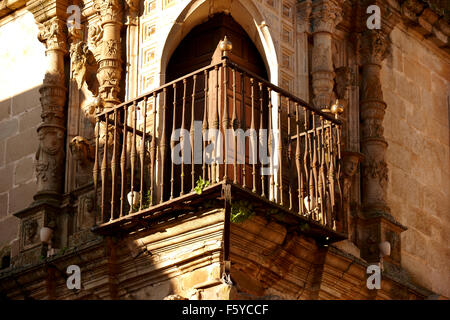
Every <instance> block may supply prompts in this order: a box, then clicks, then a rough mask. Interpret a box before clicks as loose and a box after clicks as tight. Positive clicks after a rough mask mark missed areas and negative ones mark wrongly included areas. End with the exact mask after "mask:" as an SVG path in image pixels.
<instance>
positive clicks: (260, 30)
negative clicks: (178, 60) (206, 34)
mask: <svg viewBox="0 0 450 320" xmlns="http://www.w3.org/2000/svg"><path fill="white" fill-rule="evenodd" d="M219 12H225V13H228V14H230V15H231V16H232V17H233V19H234V20H235V21H236V22H237V23H239V24H240V25H241V26H242V28H243V29H244V30H246V32H247V34H248V36H249V37H250V39H251V40H252V41H253V43H254V44H255V46H256V48H257V49H258V51H259V53H260V55H261V57H262V58H263V61H264V64H265V67H266V70H267V71H268V73H269V74H268V77H269V81H270V82H272V83H274V84H278V60H277V55H276V51H275V46H274V43H273V40H272V36H271V33H270V31H269V28H268V26H267V25H266V23H265V21H264V18H263V16H262V14H261V12H260V11H259V9H258V8H257V7H256V6H255V4H254V3H253V1H251V0H220V1H216V0H193V1H191V2H190V3H189V4H188V5H186V6H185V7H184V8H183V10H182V11H181V13H180V14H179V15H178V17H177V19H176V20H175V21H174V23H173V24H172V26H171V28H170V30H169V32H168V34H167V37H166V39H165V42H164V45H163V48H162V50H161V57H160V72H161V79H160V80H161V83H164V81H165V71H166V68H167V65H168V63H169V60H170V57H171V56H172V54H173V52H174V51H175V49H176V48H177V46H178V45H179V43H180V42H181V41H182V40H183V38H184V37H185V36H186V35H187V34H188V33H189V32H190V31H191V30H192V29H193V28H194V27H195V26H197V25H199V24H201V23H203V22H205V21H207V20H208V18H209V17H210V16H211V15H213V14H215V13H219Z"/></svg>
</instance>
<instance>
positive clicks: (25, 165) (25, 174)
mask: <svg viewBox="0 0 450 320" xmlns="http://www.w3.org/2000/svg"><path fill="white" fill-rule="evenodd" d="M33 176H34V164H33V158H32V157H27V158H23V159H21V160H20V161H19V162H18V163H17V164H16V169H15V171H14V185H19V184H21V183H24V182H27V181H28V180H30V179H31V178H32V177H33Z"/></svg>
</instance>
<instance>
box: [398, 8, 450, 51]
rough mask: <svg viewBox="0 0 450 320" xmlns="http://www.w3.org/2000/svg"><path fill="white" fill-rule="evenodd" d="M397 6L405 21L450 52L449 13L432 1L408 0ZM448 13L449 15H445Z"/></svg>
mask: <svg viewBox="0 0 450 320" xmlns="http://www.w3.org/2000/svg"><path fill="white" fill-rule="evenodd" d="M400 2H402V3H401V4H400V5H399V7H398V8H397V9H398V10H399V11H400V13H401V17H402V20H403V22H404V23H405V25H407V26H408V27H411V28H413V29H414V30H416V31H417V32H419V33H420V34H421V35H423V36H424V37H425V38H428V39H430V40H431V41H432V42H433V43H434V44H436V45H437V46H438V47H439V48H442V49H444V50H445V51H447V52H448V53H450V38H449V37H450V25H449V17H448V15H449V13H448V12H447V13H446V12H445V9H444V8H440V7H438V6H437V5H436V4H433V2H432V1H423V0H406V1H400ZM445 14H447V17H446V16H445Z"/></svg>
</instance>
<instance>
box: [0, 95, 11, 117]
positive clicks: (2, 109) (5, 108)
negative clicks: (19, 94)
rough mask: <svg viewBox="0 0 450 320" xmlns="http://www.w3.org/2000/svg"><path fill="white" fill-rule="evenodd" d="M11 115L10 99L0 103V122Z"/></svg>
mask: <svg viewBox="0 0 450 320" xmlns="http://www.w3.org/2000/svg"><path fill="white" fill-rule="evenodd" d="M10 115H11V98H8V99H5V100H3V101H0V121H2V120H4V119H7V118H9V116H10Z"/></svg>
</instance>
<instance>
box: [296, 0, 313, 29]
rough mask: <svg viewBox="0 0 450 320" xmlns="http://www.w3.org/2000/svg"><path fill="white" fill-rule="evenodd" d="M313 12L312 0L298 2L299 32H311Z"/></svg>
mask: <svg viewBox="0 0 450 320" xmlns="http://www.w3.org/2000/svg"><path fill="white" fill-rule="evenodd" d="M311 12H312V1H311V0H305V1H302V2H300V3H298V4H297V21H298V32H307V33H309V32H310V28H311V25H310V16H311Z"/></svg>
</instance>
